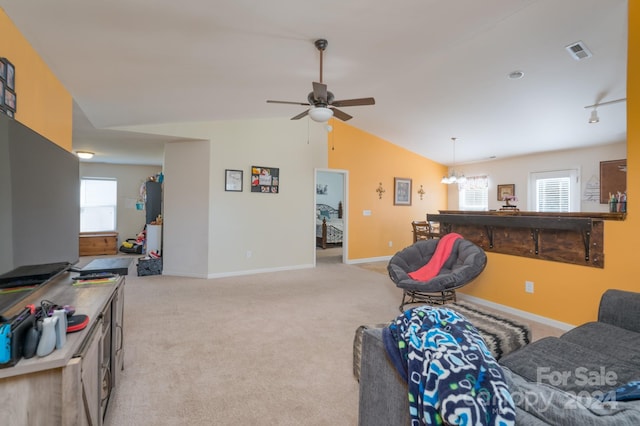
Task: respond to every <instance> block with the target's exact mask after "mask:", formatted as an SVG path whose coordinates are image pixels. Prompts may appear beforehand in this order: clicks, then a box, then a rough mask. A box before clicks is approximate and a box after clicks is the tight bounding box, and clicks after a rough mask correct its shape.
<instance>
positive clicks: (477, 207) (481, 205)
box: [458, 176, 489, 211]
mask: <svg viewBox="0 0 640 426" xmlns="http://www.w3.org/2000/svg"><path fill="white" fill-rule="evenodd" d="M458 204H459V207H460V210H474V211H486V210H489V178H488V177H487V176H471V177H467V180H466V181H465V182H464V183H461V184H458Z"/></svg>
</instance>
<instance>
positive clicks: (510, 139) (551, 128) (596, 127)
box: [0, 0, 627, 164]
mask: <svg viewBox="0 0 640 426" xmlns="http://www.w3.org/2000/svg"><path fill="white" fill-rule="evenodd" d="M0 5H1V6H2V8H3V9H4V10H5V12H6V13H7V14H8V15H9V17H10V18H11V19H12V21H13V22H14V23H15V24H16V26H17V27H18V28H19V29H20V30H21V31H22V33H23V34H24V36H25V37H26V38H27V40H29V42H30V43H31V44H32V46H33V47H34V48H35V49H36V51H38V53H39V54H40V56H41V57H42V58H43V59H44V61H45V62H46V63H47V64H48V66H49V67H50V68H51V70H52V71H53V73H54V74H55V75H56V76H57V77H58V78H59V79H60V80H61V81H62V83H63V84H64V86H65V87H66V88H67V90H68V91H69V92H70V93H71V95H72V96H73V98H74V100H75V103H76V110H75V113H74V140H73V146H74V149H76V150H81V149H88V150H91V151H95V152H96V153H97V154H98V155H97V156H96V157H95V158H94V160H92V161H102V162H120V163H137V164H160V163H161V161H162V146H163V143H164V142H165V141H166V140H168V139H169V138H165V139H162V138H158V137H155V136H154V137H150V136H149V135H140V134H132V133H130V132H120V131H116V130H109V129H113V128H123V127H127V126H136V125H143V124H154V123H167V122H189V121H203V120H204V121H210V120H233V119H252V118H268V117H292V116H294V115H296V114H298V113H300V112H302V111H304V107H302V106H296V105H279V104H267V103H266V102H265V101H266V100H267V99H276V100H285V101H295V102H306V97H307V94H308V93H309V92H310V91H311V82H312V81H318V79H319V54H318V51H317V50H316V48H315V47H314V44H313V42H314V40H316V39H318V38H326V39H327V40H328V42H329V45H328V47H327V50H326V51H325V53H324V76H323V77H324V78H323V80H324V82H325V83H327V85H328V88H329V90H330V91H332V92H333V93H334V94H335V96H336V98H337V99H350V98H360V97H369V96H372V97H375V100H376V104H375V105H374V106H359V107H348V108H343V110H344V111H345V112H347V113H349V114H351V115H353V116H354V118H353V119H352V120H351V121H349V123H350V124H351V125H353V126H355V127H357V128H360V129H363V130H365V131H367V132H369V133H372V134H375V135H377V136H380V137H382V138H384V139H386V140H389V141H391V142H393V143H395V144H398V145H401V146H404V147H406V148H407V149H409V150H411V151H414V152H416V153H418V154H421V155H423V156H425V157H428V158H431V159H433V160H435V161H438V162H441V163H444V164H451V163H452V161H453V158H452V157H453V144H452V142H451V138H452V137H457V138H458V142H457V145H456V147H457V150H456V161H457V162H458V163H463V162H471V161H483V160H486V159H489V158H491V157H493V156H496V157H498V158H504V157H509V156H514V155H522V154H527V153H533V152H540V151H548V150H556V149H570V148H576V147H581V146H589V145H600V144H608V143H615V142H621V141H625V140H626V103H625V102H620V103H616V104H612V105H607V106H602V107H601V108H600V109H599V110H598V114H599V116H600V123H598V124H588V123H587V120H588V118H589V115H590V110H588V109H585V108H584V107H585V106H587V105H592V104H595V103H598V102H606V101H610V100H614V99H620V98H625V97H626V56H627V0H606V1H603V0H482V1H479V0H399V1H396V2H390V1H388V0H387V1H382V0H350V1H338V0H324V1H322V2H310V1H301V0H270V1H265V2H256V1H254V0H233V1H221V0H213V1H211V0H183V1H180V2H177V1H173V0H172V1H169V0H154V1H148V0H147V1H145V0H112V1H101V2H98V1H86V0H57V1H51V0H30V1H25V0H0ZM577 41H582V42H584V43H585V44H586V46H587V47H588V48H589V49H590V50H591V51H592V52H593V57H591V58H589V59H585V60H582V61H576V60H574V59H572V58H571V56H570V55H569V53H568V52H567V51H566V50H565V46H567V45H569V44H572V43H574V42H577ZM514 70H521V71H523V72H524V73H525V76H524V78H522V79H520V80H510V79H508V78H507V75H508V74H509V73H510V72H512V71H514ZM16 75H17V78H18V79H19V78H20V70H19V69H17V70H16ZM19 96H20V94H19V93H18V97H19ZM304 120H308V118H304Z"/></svg>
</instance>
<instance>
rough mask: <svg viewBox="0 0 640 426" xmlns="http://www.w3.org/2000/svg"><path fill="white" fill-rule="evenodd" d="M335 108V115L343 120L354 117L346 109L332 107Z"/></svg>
mask: <svg viewBox="0 0 640 426" xmlns="http://www.w3.org/2000/svg"><path fill="white" fill-rule="evenodd" d="M331 109H332V110H333V116H334V117H336V118H339V119H340V120H342V121H347V120H351V119H352V118H353V117H352V116H350V115H349V114H347V113H346V112H344V111H340V110H339V109H338V108H331Z"/></svg>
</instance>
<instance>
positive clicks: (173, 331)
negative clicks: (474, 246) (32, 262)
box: [79, 252, 560, 426]
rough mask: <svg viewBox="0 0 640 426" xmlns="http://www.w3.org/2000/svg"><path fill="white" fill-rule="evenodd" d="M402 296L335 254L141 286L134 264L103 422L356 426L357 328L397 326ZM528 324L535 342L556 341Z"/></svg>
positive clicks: (378, 274)
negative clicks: (303, 264) (294, 265)
mask: <svg viewBox="0 0 640 426" xmlns="http://www.w3.org/2000/svg"><path fill="white" fill-rule="evenodd" d="M89 260H91V258H83V261H81V263H80V264H79V265H81V264H82V263H83V262H88V261H89ZM400 298H401V291H400V290H399V289H398V288H396V287H395V285H394V284H393V283H392V281H391V280H390V279H389V277H388V275H387V273H386V262H377V263H371V264H361V265H358V266H355V265H346V264H342V263H340V262H339V261H338V260H336V252H334V253H331V252H324V253H323V254H321V255H320V256H319V257H318V258H317V267H316V268H315V269H306V270H297V271H287V272H275V273H265V274H257V275H247V276H241V277H230V278H220V279H211V280H203V279H191V278H179V277H169V276H163V275H157V276H146V277H138V276H137V274H136V268H135V258H134V260H133V262H132V265H131V268H130V271H129V275H128V276H127V278H126V289H125V331H124V336H125V360H124V364H125V370H124V372H123V374H122V378H121V380H120V382H119V383H118V386H117V389H116V391H115V395H114V396H113V398H112V400H111V401H110V404H109V410H108V415H107V419H106V423H105V424H106V425H107V426H120V425H135V426H140V425H154V426H156V425H189V426H198V425H223V426H226V425H234V426H235V425H296V426H298V425H318V426H320V425H322V426H325V425H338V426H340V425H356V424H357V418H358V383H357V382H356V380H355V379H354V377H353V372H352V356H353V354H352V348H353V338H354V333H355V330H356V329H357V328H358V326H360V325H363V324H377V323H386V322H388V321H390V320H392V319H394V318H395V317H396V316H397V315H398V314H399V312H398V303H399V301H400ZM521 320H522V319H521ZM524 321H525V322H527V323H529V325H530V326H531V327H532V332H533V337H534V340H535V339H537V338H540V337H542V336H544V335H557V334H559V333H560V331H558V330H555V329H551V328H550V327H548V326H547V327H544V326H543V327H542V328H540V325H537V324H535V323H533V322H531V321H526V320H524Z"/></svg>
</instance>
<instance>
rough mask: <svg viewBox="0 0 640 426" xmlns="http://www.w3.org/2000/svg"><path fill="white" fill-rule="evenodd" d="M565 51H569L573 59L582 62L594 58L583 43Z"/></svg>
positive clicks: (570, 46) (574, 44)
mask: <svg viewBox="0 0 640 426" xmlns="http://www.w3.org/2000/svg"><path fill="white" fill-rule="evenodd" d="M565 49H567V52H569V54H570V55H571V57H572V58H573V59H575V60H576V61H581V60H583V59H587V58H590V57H591V56H593V55H592V54H591V52H590V51H589V49H588V48H587V46H586V45H585V44H584V43H583V42H581V41H578V42H575V43H573V44H570V45H568V46H567V47H565Z"/></svg>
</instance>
